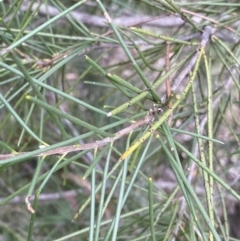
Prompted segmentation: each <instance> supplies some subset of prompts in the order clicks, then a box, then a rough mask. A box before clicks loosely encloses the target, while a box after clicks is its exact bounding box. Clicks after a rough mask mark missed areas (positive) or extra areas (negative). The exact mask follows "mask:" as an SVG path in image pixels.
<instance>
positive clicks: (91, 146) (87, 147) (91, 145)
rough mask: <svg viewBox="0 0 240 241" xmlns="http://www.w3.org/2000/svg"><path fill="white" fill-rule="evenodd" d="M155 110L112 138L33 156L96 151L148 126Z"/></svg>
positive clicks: (17, 154) (19, 154)
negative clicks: (139, 128)
mask: <svg viewBox="0 0 240 241" xmlns="http://www.w3.org/2000/svg"><path fill="white" fill-rule="evenodd" d="M157 111H159V109H157ZM155 112H156V111H155V110H151V109H150V112H149V113H148V114H147V115H146V117H145V118H143V119H140V120H138V121H136V122H135V123H133V124H132V125H130V126H128V127H126V128H124V129H122V130H120V131H118V132H116V133H115V136H114V137H107V138H104V139H102V140H98V141H96V142H91V143H86V144H82V145H79V144H76V145H71V146H64V147H59V148H56V149H53V150H50V151H46V152H43V153H41V154H38V155H34V156H50V155H55V154H58V155H60V154H67V153H70V152H76V151H82V150H91V149H96V148H99V147H102V146H105V145H107V144H109V143H113V142H114V141H116V140H117V139H120V138H121V137H123V136H125V135H127V134H129V133H130V132H132V131H134V130H135V129H137V128H138V127H141V126H143V125H145V124H149V123H150V122H152V121H153V119H154V115H155ZM27 153H29V152H18V153H14V154H13V153H11V154H2V155H0V160H6V159H8V158H12V157H15V156H21V155H24V154H27Z"/></svg>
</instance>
